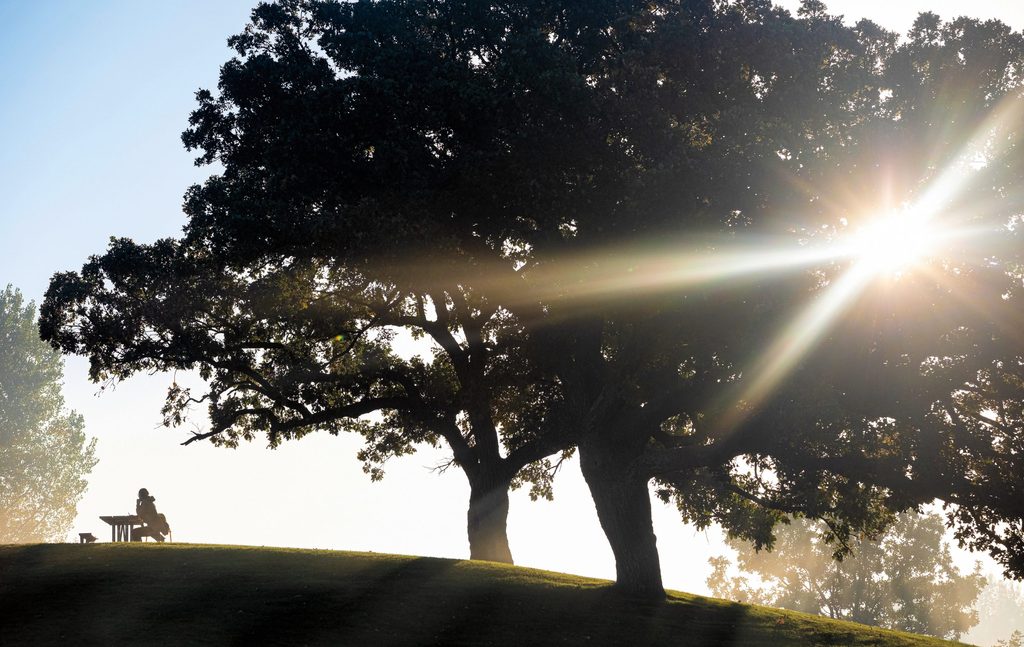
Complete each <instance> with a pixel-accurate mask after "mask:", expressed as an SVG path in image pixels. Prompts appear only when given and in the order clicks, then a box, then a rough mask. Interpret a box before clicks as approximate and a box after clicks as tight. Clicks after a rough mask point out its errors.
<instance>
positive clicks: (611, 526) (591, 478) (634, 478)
mask: <svg viewBox="0 0 1024 647" xmlns="http://www.w3.org/2000/svg"><path fill="white" fill-rule="evenodd" d="M579 451H580V467H581V468H582V470H583V478H584V479H586V481H587V485H588V486H589V487H590V494H591V496H592V497H593V498H594V506H595V507H596V508H597V517H598V519H599V520H600V522H601V528H603V529H604V534H605V536H606V537H607V538H608V543H609V544H611V547H612V553H614V554H615V586H616V588H617V589H619V590H620V591H621V592H622V593H623V594H625V595H627V596H629V597H636V598H644V599H651V600H657V599H663V598H664V597H665V588H664V586H663V585H662V581H661V560H660V559H659V557H658V546H657V537H655V535H654V523H653V521H652V519H651V496H650V493H649V491H648V489H647V483H648V480H649V479H647V478H645V477H644V476H641V475H640V474H638V473H636V471H635V470H634V469H632V463H633V462H632V460H631V457H630V455H629V454H630V453H629V452H628V451H625V452H624V451H621V450H620V449H617V448H616V447H614V446H610V445H607V444H606V445H604V446H601V445H600V444H582V443H581V444H580V446H579Z"/></svg>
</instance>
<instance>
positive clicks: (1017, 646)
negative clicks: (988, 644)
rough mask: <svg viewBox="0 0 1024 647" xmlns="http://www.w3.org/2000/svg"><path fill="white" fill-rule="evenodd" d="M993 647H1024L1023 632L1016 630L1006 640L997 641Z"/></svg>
mask: <svg viewBox="0 0 1024 647" xmlns="http://www.w3.org/2000/svg"><path fill="white" fill-rule="evenodd" d="M993 647H1024V632H1022V631H1020V630H1019V629H1018V630H1016V631H1014V632H1013V633H1012V634H1010V637H1009V638H1007V639H1006V640H997V641H996V642H995V645H994V646H993Z"/></svg>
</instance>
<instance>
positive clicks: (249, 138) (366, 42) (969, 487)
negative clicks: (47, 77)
mask: <svg viewBox="0 0 1024 647" xmlns="http://www.w3.org/2000/svg"><path fill="white" fill-rule="evenodd" d="M230 43H231V45H232V46H233V47H234V48H235V51H236V53H237V56H236V57H235V58H233V59H232V60H230V61H228V62H227V63H226V64H225V65H224V66H223V67H222V69H221V75H220V82H219V85H218V88H217V92H216V93H215V92H211V91H208V90H201V91H199V92H198V93H197V102H198V106H197V108H196V110H195V111H194V112H193V113H192V116H191V118H190V127H189V128H188V130H187V131H186V132H185V133H184V135H183V140H184V143H185V145H186V146H187V147H188V148H190V149H191V150H194V151H197V152H198V155H199V156H198V159H197V163H199V164H213V163H217V164H219V165H220V170H219V171H218V172H217V173H215V174H214V175H212V176H211V177H210V178H209V179H208V180H207V181H206V182H205V183H203V184H201V185H197V186H194V187H192V188H191V189H189V191H188V192H187V194H186V197H185V211H186V214H187V216H188V224H187V226H186V228H185V231H184V234H183V236H182V237H181V238H180V239H177V240H164V241H159V242H157V243H155V244H150V245H143V244H138V243H135V242H133V241H129V240H115V241H112V243H111V246H110V248H109V249H108V251H107V252H106V253H105V254H103V255H100V256H96V257H93V258H92V259H90V261H89V262H88V263H87V264H86V265H85V267H83V269H82V271H81V272H79V273H65V274H60V275H57V276H55V277H54V279H53V281H52V283H51V287H50V290H49V291H48V293H47V300H46V303H45V304H44V317H43V323H44V326H43V331H44V336H45V337H46V338H47V339H49V340H50V341H51V343H53V344H54V345H55V346H57V347H59V348H61V349H62V350H64V351H66V352H74V353H81V354H86V355H88V356H89V357H90V361H91V367H92V368H91V375H92V377H93V378H94V379H102V378H105V377H114V378H119V377H125V376H127V375H130V374H132V373H135V372H137V371H140V370H169V369H175V368H198V369H199V370H200V372H201V374H202V375H203V377H205V378H206V379H207V380H208V384H209V390H208V392H207V393H205V394H202V395H197V396H195V397H193V396H192V394H190V393H188V392H184V391H181V390H178V389H172V391H171V393H170V394H169V399H168V404H167V407H166V408H165V412H166V414H167V416H168V422H169V423H175V422H178V421H180V419H181V415H183V412H184V411H185V409H186V408H187V407H188V406H189V405H190V404H192V403H195V402H203V403H206V404H208V406H209V415H210V420H211V429H210V431H209V433H208V434H203V435H202V436H203V437H211V438H213V439H214V440H215V441H218V442H222V443H226V444H233V443H235V442H237V441H238V440H241V439H247V440H248V439H252V438H254V437H255V436H256V435H257V434H261V433H265V434H266V435H267V437H268V439H269V442H270V444H271V445H272V446H273V445H275V444H276V443H278V442H280V441H281V440H284V439H288V438H295V437H300V436H302V435H303V434H305V433H307V432H309V431H311V430H313V429H325V430H328V431H330V432H332V433H338V432H340V431H356V432H359V433H362V434H363V435H364V437H365V438H366V440H367V445H366V448H365V450H364V451H363V452H362V456H363V458H364V459H365V460H366V461H367V469H368V470H369V471H370V472H371V474H373V475H374V476H379V474H380V472H379V471H378V470H379V465H380V463H381V462H382V461H384V460H386V459H387V458H389V457H391V456H397V455H401V454H405V453H408V452H410V451H412V450H413V449H414V446H415V444H416V443H421V442H427V443H436V442H445V443H447V445H448V446H449V447H450V448H451V450H452V453H453V461H454V463H455V464H457V465H458V466H459V467H460V468H461V469H463V470H464V471H465V472H466V475H467V478H468V479H469V481H470V484H471V489H472V494H471V501H470V510H469V519H468V521H469V524H468V525H469V535H470V545H471V555H473V556H474V557H484V558H488V559H504V560H506V561H507V560H510V559H511V553H510V552H509V549H508V546H507V540H506V539H505V535H504V523H505V517H506V515H507V509H508V498H507V489H508V487H510V486H516V485H519V484H522V483H529V484H531V487H532V488H533V492H534V494H536V495H539V496H547V495H550V491H551V490H550V483H551V481H550V479H551V476H552V474H553V471H554V469H555V466H556V465H557V463H554V464H553V463H552V462H551V460H552V459H550V458H548V457H551V456H553V455H558V454H559V453H560V452H562V453H563V455H564V453H565V452H571V451H574V450H575V449H578V451H579V455H580V460H581V466H582V469H583V473H584V476H585V478H586V479H587V482H588V484H589V486H590V488H591V492H592V493H593V495H594V500H595V504H596V507H597V511H598V515H599V518H600V520H601V523H602V527H603V528H604V530H605V532H606V535H607V536H608V539H609V541H610V543H611V545H612V548H613V552H614V554H615V557H616V564H617V577H618V581H619V583H620V585H622V587H623V588H624V589H625V590H627V591H630V592H632V593H636V594H644V595H661V594H662V588H661V579H660V569H659V565H658V556H657V549H656V543H655V537H654V533H653V529H652V526H651V520H650V507H649V506H650V503H649V494H648V483H649V481H650V480H651V479H652V478H654V479H657V482H658V483H659V491H660V493H661V494H662V496H663V497H664V498H665V499H666V500H672V501H674V502H675V504H676V505H677V506H678V507H679V509H680V511H681V513H682V515H683V517H684V518H685V519H688V520H691V521H695V522H696V523H698V524H699V525H705V524H708V523H712V522H719V523H721V524H723V525H724V526H725V527H726V528H727V530H728V531H729V532H730V533H732V534H734V535H736V536H743V537H748V538H751V539H754V540H755V541H756V542H758V544H759V545H764V546H767V545H770V544H771V542H772V532H771V529H772V527H773V526H774V524H775V523H776V522H777V521H778V520H779V519H780V518H781V517H782V515H783V514H801V515H806V516H809V517H816V518H824V519H826V520H827V521H828V523H829V528H830V532H831V534H830V538H831V539H833V540H835V541H838V542H839V545H840V546H842V545H843V542H846V541H848V540H849V538H850V537H851V536H852V535H853V534H855V533H856V532H858V531H870V532H874V531H877V530H878V529H879V528H880V527H882V526H883V525H884V524H885V523H886V522H887V521H889V520H891V518H892V515H893V513H894V512H895V511H899V510H904V509H908V508H912V507H915V506H918V505H921V504H923V503H926V502H930V501H932V500H933V499H935V498H940V499H942V500H943V501H945V502H947V503H948V504H950V505H951V506H952V507H950V508H949V514H950V515H951V519H952V521H953V522H954V523H955V525H956V530H957V533H958V536H959V537H960V539H961V541H963V542H964V543H966V544H969V545H971V546H972V547H974V548H976V549H986V550H989V551H990V552H992V553H993V554H994V555H995V556H996V557H997V559H999V560H1001V561H1002V563H1003V564H1004V565H1005V566H1006V568H1007V571H1008V572H1010V573H1014V574H1017V575H1021V574H1024V527H1022V518H1024V510H1022V508H1021V506H1022V501H1024V497H1022V496H1021V492H1020V491H1019V488H1020V487H1021V485H1020V482H1019V479H1014V478H1013V476H1012V475H1014V474H1019V473H1020V469H1021V465H1020V461H1021V458H1020V457H1021V442H1022V435H1021V433H1020V431H1019V430H1020V424H1021V417H1020V404H1019V400H1018V399H1016V396H1017V394H1018V393H1019V391H1020V388H1019V387H1020V386H1021V385H1020V379H1021V376H1022V375H1024V370H1022V364H1021V346H1020V340H1019V334H1018V333H1017V332H1016V331H1019V330H1020V329H1021V328H1020V326H1019V325H1017V323H1018V320H1019V317H1020V314H1019V312H1020V311H1021V309H1020V308H1019V306H1018V304H1017V302H1016V301H1015V299H1016V298H1017V295H1018V294H1019V293H1020V291H1021V273H1020V267H1021V265H1020V255H1019V252H1020V249H1019V242H1018V227H1017V224H1018V219H1019V215H1020V213H1021V209H1020V197H1021V196H1020V193H1019V191H1018V190H1017V189H1016V188H1015V187H1017V186H1019V185H1020V182H1019V180H1020V179H1021V178H1020V175H1021V171H1022V166H1021V164H1020V155H1021V148H1020V145H1019V138H1020V132H1019V127H1018V124H1019V119H1014V116H1015V115H1019V104H1020V89H1019V79H1020V78H1021V75H1020V71H1021V69H1022V66H1024V44H1022V39H1021V36H1020V35H1019V34H1017V33H1014V32H1013V31H1012V30H1010V29H1009V28H1007V27H1006V26H1005V25H1002V24H1001V23H998V22H996V21H989V22H984V23H983V22H979V21H974V20H968V19H958V20H956V21H953V22H950V23H943V22H942V21H941V20H939V18H938V17H936V16H934V15H931V14H922V16H921V17H920V18H919V19H918V20H917V22H916V23H915V25H914V28H913V29H912V30H911V32H910V33H909V34H908V36H907V38H906V39H905V40H903V41H901V40H899V39H898V38H897V37H896V36H895V35H894V34H891V33H888V32H886V31H884V30H882V29H881V28H879V27H878V26H877V25H874V24H873V23H870V22H867V21H862V22H860V23H858V24H857V25H856V26H854V27H848V26H845V25H844V24H843V23H842V22H841V21H840V20H839V19H838V18H835V17H831V16H829V15H827V14H826V12H825V11H824V7H823V5H822V4H821V3H820V2H814V1H808V2H805V3H804V5H803V8H802V9H801V11H800V12H799V15H797V16H793V15H791V14H790V13H789V12H787V11H785V10H783V9H780V8H777V7H775V6H773V5H772V4H771V3H770V2H768V1H766V0H741V1H738V2H729V3H726V2H714V1H712V0H682V1H669V0H666V1H655V2H650V1H648V0H644V1H640V0H600V1H594V0H560V1H558V2H545V3H537V2H527V1H525V0H524V1H513V2H504V3H480V2H473V1H469V0H450V1H444V2H442V1H433V0H380V1H362V2H353V3H347V2H335V1H330V0H322V1H321V0H281V1H280V2H277V3H274V4H265V5H261V6H260V7H258V8H257V9H256V10H255V11H254V12H253V14H252V21H251V23H250V24H249V25H248V26H247V27H246V29H245V31H244V32H243V33H241V34H239V35H237V36H235V37H233V38H232V39H231V40H230ZM887 213H891V214H893V215H892V216H891V217H890V220H896V221H898V222H900V223H909V224H914V223H918V222H919V221H928V222H929V227H930V229H929V230H927V231H930V232H933V233H932V234H929V236H930V237H929V242H930V243H931V244H930V245H929V246H928V247H927V249H923V250H921V251H920V255H921V256H926V257H927V259H920V260H921V262H920V263H917V264H916V265H914V266H912V267H911V266H908V267H906V268H903V270H904V271H902V272H901V273H899V275H898V276H897V275H896V273H895V272H891V271H889V269H891V266H890V265H889V264H887V263H885V262H882V261H883V260H884V258H881V257H884V256H886V254H889V253H890V252H892V253H897V252H895V251H893V250H894V248H895V249H897V250H898V247H899V244H897V245H895V247H894V246H893V245H892V244H891V242H892V240H896V239H900V236H902V239H900V240H901V241H902V243H903V244H905V243H906V242H907V241H909V240H911V239H915V240H916V239H921V236H920V235H913V234H911V235H907V234H905V233H904V234H899V235H897V234H891V235H890V236H889V238H888V239H887V242H889V244H888V245H882V243H880V242H879V240H877V239H876V240H868V241H867V242H864V240H862V239H861V238H858V235H857V234H856V232H858V231H860V230H870V229H871V227H872V225H871V223H872V221H873V220H876V219H877V216H878V215H879V214H887ZM963 232H971V235H966V234H964V235H960V234H962V233H963ZM954 234H956V235H954ZM931 238H935V239H936V240H935V241H931V240H930V239H931ZM880 246H881V252H880V251H879V249H878V248H879V247H880ZM889 255H891V254H889ZM924 260H927V263H926V262H924ZM400 329H405V330H407V331H410V332H411V333H412V334H413V335H418V336H423V337H426V339H427V340H429V341H430V343H431V344H432V348H433V349H434V350H433V355H432V356H430V357H411V358H410V357H407V356H402V355H400V354H399V353H397V352H396V339H397V338H398V337H396V335H397V332H398V331H399V330H400ZM372 412H378V413H379V414H380V415H379V417H377V418H368V417H365V416H366V414H369V413H372ZM199 437H200V436H197V437H196V438H199Z"/></svg>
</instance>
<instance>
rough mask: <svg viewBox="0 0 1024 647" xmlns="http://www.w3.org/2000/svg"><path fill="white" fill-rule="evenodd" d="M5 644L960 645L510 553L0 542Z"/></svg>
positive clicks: (0, 623)
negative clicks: (453, 555) (511, 561)
mask: <svg viewBox="0 0 1024 647" xmlns="http://www.w3.org/2000/svg"><path fill="white" fill-rule="evenodd" d="M0 643H3V644H10V645H22V644H25V645H35V644H72V645H86V644H99V643H108V644H150V643H154V644H155V643H159V644H163V645H168V644H182V643H185V644H204V643H207V644H218V645H224V644H239V645H256V644H259V645H264V644H331V645H509V646H516V647H525V646H528V645H534V644H567V645H662V644H664V645H669V644H672V645H687V646H691V645H759V646H760V645H811V644H819V645H940V644H948V643H944V642H942V641H937V640H933V639H929V638H923V637H920V636H914V635H910V634H902V633H897V632H892V631H883V630H880V629H875V628H871V627H864V626H861V625H856V624H851V623H845V622H836V621H832V620H827V619H824V618H819V617H816V616H810V615H805V614H801V613H793V612H789V611H781V610H777V609H767V608H763V607H754V606H747V605H741V604H733V603H729V602H723V601H721V600H715V599H711V598H703V597H699V596H695V595H688V594H685V593H672V594H671V598H670V600H669V601H668V602H666V603H663V604H636V603H632V604H631V603H628V602H625V601H623V600H620V599H618V598H616V596H615V595H614V594H612V593H611V592H610V591H609V590H608V582H606V581H602V580H593V579H589V578H583V577H574V576H571V575H563V574H560V573H551V572H547V571H539V570H535V569H528V568H518V567H512V566H505V565H502V564H493V563H486V562H484V563H481V562H468V561H458V560H448V559H433V558H425V557H402V556H397V555H378V554H373V553H346V552H334V551H312V550H289V549H280V548H248V547H234V546H203V545H189V544H173V545H159V544H153V543H143V544H94V545H91V546H90V545H86V546H81V545H33V546H0Z"/></svg>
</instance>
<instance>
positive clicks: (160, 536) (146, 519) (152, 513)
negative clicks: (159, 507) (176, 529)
mask: <svg viewBox="0 0 1024 647" xmlns="http://www.w3.org/2000/svg"><path fill="white" fill-rule="evenodd" d="M155 501H156V497H152V496H150V495H149V490H147V489H146V488H142V489H141V490H139V499H138V500H137V501H136V502H135V514H136V515H137V516H138V517H139V518H140V519H142V523H143V524H145V525H143V526H140V527H138V528H132V541H142V538H143V537H152V538H153V539H155V540H157V541H163V540H164V535H166V534H167V533H169V532H171V527H170V526H169V525H168V524H167V517H165V516H164V515H162V514H160V513H159V512H157V511H156V504H155V503H154V502H155Z"/></svg>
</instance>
